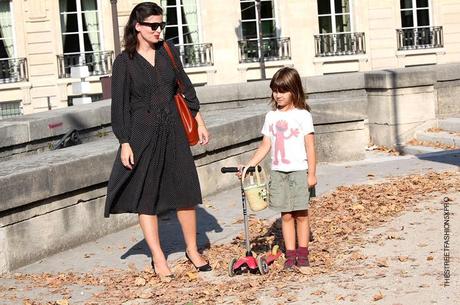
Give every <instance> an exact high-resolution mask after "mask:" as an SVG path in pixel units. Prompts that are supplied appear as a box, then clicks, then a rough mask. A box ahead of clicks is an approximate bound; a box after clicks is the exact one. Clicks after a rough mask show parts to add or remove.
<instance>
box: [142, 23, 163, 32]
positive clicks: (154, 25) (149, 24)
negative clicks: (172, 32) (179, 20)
mask: <svg viewBox="0 0 460 305" xmlns="http://www.w3.org/2000/svg"><path fill="white" fill-rule="evenodd" d="M139 24H140V25H145V26H149V27H150V28H151V29H152V31H156V30H157V29H158V27H160V30H163V29H164V28H165V26H166V22H139Z"/></svg>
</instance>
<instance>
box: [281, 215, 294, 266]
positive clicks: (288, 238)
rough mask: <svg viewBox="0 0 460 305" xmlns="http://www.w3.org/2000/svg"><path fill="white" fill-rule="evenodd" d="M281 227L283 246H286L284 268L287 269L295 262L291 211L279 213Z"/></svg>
mask: <svg viewBox="0 0 460 305" xmlns="http://www.w3.org/2000/svg"><path fill="white" fill-rule="evenodd" d="M281 228H282V231H283V238H284V246H285V248H286V253H285V254H286V261H285V262H284V268H286V269H288V268H291V267H293V266H294V265H295V263H296V250H295V220H294V217H293V215H292V213H290V212H283V213H281Z"/></svg>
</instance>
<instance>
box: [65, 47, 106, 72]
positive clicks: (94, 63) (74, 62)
mask: <svg viewBox="0 0 460 305" xmlns="http://www.w3.org/2000/svg"><path fill="white" fill-rule="evenodd" d="M57 63H58V76H59V78H68V77H70V68H71V67H73V66H81V65H85V66H88V69H89V73H90V75H91V76H93V75H105V74H110V73H112V63H113V51H101V52H85V53H69V54H64V55H57Z"/></svg>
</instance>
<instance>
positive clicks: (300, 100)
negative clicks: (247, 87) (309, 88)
mask: <svg viewBox="0 0 460 305" xmlns="http://www.w3.org/2000/svg"><path fill="white" fill-rule="evenodd" d="M270 88H271V89H272V91H274V92H275V91H276V92H281V93H285V92H290V93H291V97H292V101H293V104H294V107H295V108H297V109H306V110H308V111H310V106H309V105H308V104H307V101H306V98H305V92H304V90H303V87H302V81H301V80H300V75H299V73H298V72H297V70H296V69H293V68H288V67H285V68H281V69H279V70H278V71H276V73H275V75H273V77H272V80H271V82H270ZM271 105H272V108H273V110H276V109H277V108H278V105H277V103H276V100H275V99H274V98H273V94H272V98H271Z"/></svg>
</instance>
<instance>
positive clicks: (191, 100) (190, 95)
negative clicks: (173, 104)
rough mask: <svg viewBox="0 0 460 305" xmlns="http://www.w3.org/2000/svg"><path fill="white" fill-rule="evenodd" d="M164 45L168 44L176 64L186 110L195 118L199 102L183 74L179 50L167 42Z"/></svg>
mask: <svg viewBox="0 0 460 305" xmlns="http://www.w3.org/2000/svg"><path fill="white" fill-rule="evenodd" d="M165 43H168V45H169V48H170V49H171V50H172V53H173V55H174V61H175V62H176V65H177V69H178V74H179V75H178V77H179V81H180V82H182V85H183V91H184V92H182V93H183V94H184V96H185V100H186V101H187V104H188V108H189V109H190V111H191V112H192V114H193V116H196V114H197V113H198V111H199V110H200V101H199V100H198V97H197V96H196V91H195V88H194V87H193V84H192V82H191V81H190V78H189V77H188V75H187V73H185V70H184V67H183V66H182V62H181V60H180V56H179V50H178V48H177V47H176V46H174V45H173V44H172V43H169V42H165Z"/></svg>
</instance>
